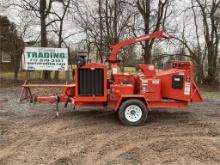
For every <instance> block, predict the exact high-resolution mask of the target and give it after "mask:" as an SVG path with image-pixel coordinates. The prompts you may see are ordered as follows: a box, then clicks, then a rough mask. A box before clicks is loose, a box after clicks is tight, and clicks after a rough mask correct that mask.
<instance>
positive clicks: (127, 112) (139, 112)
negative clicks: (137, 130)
mask: <svg viewBox="0 0 220 165" xmlns="http://www.w3.org/2000/svg"><path fill="white" fill-rule="evenodd" d="M147 115H148V109H147V107H146V105H145V104H144V103H143V102H142V101H140V100H138V99H129V100H126V101H124V102H123V103H122V104H121V106H120V108H119V111H118V116H119V119H120V121H121V122H122V123H123V124H125V125H132V126H137V125H142V124H144V123H145V121H146V119H147Z"/></svg>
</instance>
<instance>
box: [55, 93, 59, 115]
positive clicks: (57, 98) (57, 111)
mask: <svg viewBox="0 0 220 165" xmlns="http://www.w3.org/2000/svg"><path fill="white" fill-rule="evenodd" d="M55 99H56V117H59V106H58V104H59V101H60V98H59V96H58V95H56V98H55Z"/></svg>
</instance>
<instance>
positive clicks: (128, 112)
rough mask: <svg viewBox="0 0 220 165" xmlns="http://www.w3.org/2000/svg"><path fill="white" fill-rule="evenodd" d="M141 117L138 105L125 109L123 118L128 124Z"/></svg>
mask: <svg viewBox="0 0 220 165" xmlns="http://www.w3.org/2000/svg"><path fill="white" fill-rule="evenodd" d="M141 117H142V110H141V108H140V107H139V106H138V105H129V106H128V107H127V108H126V109H125V118H126V119H127V120H128V121H130V122H137V121H138V120H140V119H141Z"/></svg>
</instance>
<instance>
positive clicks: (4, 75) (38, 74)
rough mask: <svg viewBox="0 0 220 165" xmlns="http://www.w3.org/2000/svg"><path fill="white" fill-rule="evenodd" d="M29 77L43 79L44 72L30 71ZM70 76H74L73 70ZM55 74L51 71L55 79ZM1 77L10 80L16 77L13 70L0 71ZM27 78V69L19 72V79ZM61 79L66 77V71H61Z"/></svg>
mask: <svg viewBox="0 0 220 165" xmlns="http://www.w3.org/2000/svg"><path fill="white" fill-rule="evenodd" d="M28 74H29V76H28V77H29V78H28V79H31V80H38V79H41V77H42V72H41V71H29V72H28ZM68 74H69V77H72V72H71V71H69V73H68ZM54 75H55V72H54V71H52V72H51V78H52V79H53V78H54ZM0 78H3V79H8V80H13V78H14V73H13V72H0ZM25 79H27V73H26V72H25V71H22V72H19V73H18V80H25ZM59 79H61V80H62V79H65V72H59Z"/></svg>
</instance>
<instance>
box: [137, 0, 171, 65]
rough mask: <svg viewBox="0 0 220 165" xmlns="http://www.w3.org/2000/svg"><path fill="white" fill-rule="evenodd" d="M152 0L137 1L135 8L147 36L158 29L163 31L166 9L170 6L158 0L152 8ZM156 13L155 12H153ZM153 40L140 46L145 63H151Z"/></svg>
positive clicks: (165, 1)
mask: <svg viewBox="0 0 220 165" xmlns="http://www.w3.org/2000/svg"><path fill="white" fill-rule="evenodd" d="M152 4H153V1H152V0H137V2H136V6H137V8H138V11H139V12H140V14H141V16H142V18H143V20H144V33H145V34H148V33H149V32H152V31H158V30H160V29H165V27H164V25H165V21H166V18H167V11H168V7H169V6H170V0H164V1H162V0H159V2H158V4H157V5H156V4H153V5H155V6H157V7H156V9H155V8H153V7H152ZM155 11H156V12H155ZM153 44H154V40H151V41H145V44H144V45H142V47H143V49H144V54H143V56H144V61H145V63H151V62H152V46H153Z"/></svg>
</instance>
